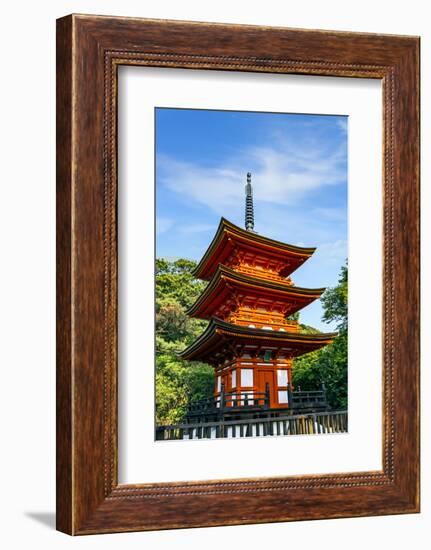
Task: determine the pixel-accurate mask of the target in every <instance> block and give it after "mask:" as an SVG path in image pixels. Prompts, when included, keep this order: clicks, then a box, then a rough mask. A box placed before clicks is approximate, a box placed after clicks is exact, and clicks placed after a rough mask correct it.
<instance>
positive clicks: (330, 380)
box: [292, 266, 348, 409]
mask: <svg viewBox="0 0 431 550" xmlns="http://www.w3.org/2000/svg"><path fill="white" fill-rule="evenodd" d="M347 275H348V271H347V266H343V267H342V268H341V273H340V277H339V280H338V285H337V286H335V287H333V288H328V289H327V290H326V291H325V293H324V295H323V296H322V304H323V309H324V314H323V320H324V321H326V322H331V321H335V322H337V330H338V336H337V338H336V339H335V340H334V342H333V343H332V344H330V345H329V346H326V347H324V348H322V349H320V350H318V351H314V352H312V353H307V354H306V355H303V356H301V357H298V358H297V359H295V361H294V365H293V369H292V377H293V384H294V386H295V387H296V388H298V387H300V388H301V389H302V390H307V389H310V390H311V389H316V388H317V387H319V386H320V385H321V383H322V382H323V383H324V384H325V386H326V391H327V397H328V401H329V404H330V405H331V407H332V408H334V409H346V408H347V288H348V276H347ZM303 327H304V325H301V329H302V330H303V331H304V332H310V329H311V331H313V330H314V331H315V329H312V328H311V327H307V328H306V330H304V328H303Z"/></svg>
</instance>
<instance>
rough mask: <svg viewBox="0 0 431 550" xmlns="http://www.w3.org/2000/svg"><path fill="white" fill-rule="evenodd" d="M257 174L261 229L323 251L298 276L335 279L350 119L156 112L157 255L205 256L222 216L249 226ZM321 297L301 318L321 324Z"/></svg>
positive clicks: (319, 282)
mask: <svg viewBox="0 0 431 550" xmlns="http://www.w3.org/2000/svg"><path fill="white" fill-rule="evenodd" d="M247 172H251V173H252V184H253V193H254V212H255V230H256V231H257V232H258V233H260V234H262V235H265V236H267V237H271V238H273V239H277V240H280V241H283V242H287V243H290V244H295V245H300V246H315V247H317V250H316V252H315V253H314V255H313V256H312V257H311V258H310V259H309V260H308V261H307V262H306V263H305V264H304V265H303V266H302V267H300V268H299V269H298V270H297V271H296V272H294V273H293V275H292V278H293V281H294V283H295V284H296V285H298V286H304V287H310V288H320V287H323V286H325V287H327V286H334V285H336V284H337V281H338V276H339V272H340V268H341V266H342V265H343V264H344V262H345V259H346V258H347V117H345V116H328V115H301V114H284V113H283V114H279V113H255V112H238V111H208V110H192V109H166V108H163V109H156V255H157V257H168V258H176V257H184V258H189V259H193V260H199V259H200V258H201V257H202V255H203V253H204V252H205V250H206V249H207V247H208V245H209V243H210V241H211V239H212V237H213V236H214V233H215V231H216V229H217V226H218V224H219V221H220V217H221V216H224V217H225V218H227V219H228V220H230V221H231V222H233V223H235V224H237V225H239V226H241V227H244V205H245V196H244V185H245V182H246V173H247ZM321 317H322V307H321V304H320V301H317V302H315V303H314V304H311V305H310V306H308V307H306V308H304V309H303V310H302V311H301V322H303V323H306V324H309V325H312V326H314V327H316V328H319V329H321V330H328V329H333V328H335V327H334V326H333V325H331V324H329V325H328V324H326V323H323V322H322V321H321Z"/></svg>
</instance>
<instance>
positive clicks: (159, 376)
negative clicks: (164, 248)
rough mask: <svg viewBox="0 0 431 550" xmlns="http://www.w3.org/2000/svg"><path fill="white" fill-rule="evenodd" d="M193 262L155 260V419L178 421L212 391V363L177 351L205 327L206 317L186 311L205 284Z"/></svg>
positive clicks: (167, 422)
mask: <svg viewBox="0 0 431 550" xmlns="http://www.w3.org/2000/svg"><path fill="white" fill-rule="evenodd" d="M195 267H196V263H195V262H192V261H190V260H184V259H179V260H176V261H168V260H165V259H157V260H156V422H157V423H158V424H174V423H177V422H181V421H182V420H183V418H184V415H185V413H186V411H187V408H188V404H189V402H190V401H191V400H196V399H202V398H204V397H208V395H211V392H212V390H213V387H214V371H213V369H212V367H210V366H208V365H206V364H204V363H198V362H188V361H183V360H181V359H180V358H179V357H178V352H179V351H182V350H183V349H184V348H185V347H186V346H187V345H189V344H190V343H191V342H192V341H193V340H194V339H195V338H196V337H197V336H198V335H199V334H200V333H201V332H202V331H203V330H204V329H205V327H206V325H207V323H206V321H201V320H199V319H191V318H189V317H188V316H187V315H186V311H187V309H188V308H189V307H190V306H191V305H192V304H193V302H194V301H195V300H196V298H197V297H198V296H199V295H200V293H201V292H202V290H203V289H204V287H205V283H204V282H202V281H199V280H197V279H195V278H194V277H193V274H192V271H193V269H194V268H195Z"/></svg>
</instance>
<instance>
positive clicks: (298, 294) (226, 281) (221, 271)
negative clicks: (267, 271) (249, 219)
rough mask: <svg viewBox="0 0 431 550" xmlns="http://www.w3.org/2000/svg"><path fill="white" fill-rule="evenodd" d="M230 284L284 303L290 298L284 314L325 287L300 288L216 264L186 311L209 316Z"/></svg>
mask: <svg viewBox="0 0 431 550" xmlns="http://www.w3.org/2000/svg"><path fill="white" fill-rule="evenodd" d="M232 286H234V287H235V288H237V289H238V290H240V291H242V292H244V293H249V294H253V293H255V294H257V295H259V296H262V295H267V296H270V297H271V298H272V299H274V300H276V301H278V302H282V303H286V304H289V302H290V303H291V307H290V308H287V309H286V315H291V314H292V313H295V312H296V311H299V310H300V309H302V308H303V307H305V306H306V305H308V304H310V303H311V302H313V301H314V300H316V299H317V298H319V297H320V296H321V294H322V293H323V292H324V291H325V288H302V287H299V286H294V285H292V284H289V283H288V282H287V281H286V282H285V283H283V282H279V281H271V280H268V279H261V278H257V277H254V276H252V275H248V274H245V273H241V272H239V271H235V270H233V269H230V268H229V267H226V266H224V265H219V266H218V267H217V270H216V271H215V273H214V275H213V276H212V278H211V281H210V282H209V283H208V285H207V286H206V288H205V289H204V291H203V292H202V294H201V295H200V296H199V298H198V299H197V300H196V302H195V303H194V304H193V305H192V306H191V307H190V309H189V310H188V311H187V315H190V316H192V317H201V318H203V319H208V318H210V317H212V316H213V314H214V312H215V311H216V310H217V307H219V305H220V304H221V303H222V302H223V301H224V300H225V299H226V297H227V295H228V294H230V293H231V290H230V288H231V287H232Z"/></svg>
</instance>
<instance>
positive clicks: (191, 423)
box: [155, 107, 348, 441]
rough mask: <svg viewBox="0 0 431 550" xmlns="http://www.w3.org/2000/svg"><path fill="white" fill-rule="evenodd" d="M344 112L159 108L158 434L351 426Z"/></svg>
mask: <svg viewBox="0 0 431 550" xmlns="http://www.w3.org/2000/svg"><path fill="white" fill-rule="evenodd" d="M347 157H348V116H346V115H343V114H340V115H326V114H302V113H287V112H286V113H276V112H248V111H229V110H216V109H214V110H211V109H208V110H207V109H188V108H181V109H179V108H166V107H163V108H162V107H157V108H156V109H155V168H156V170H155V212H156V216H155V234H156V238H155V240H156V242H155V336H156V338H155V380H156V387H155V398H156V399H155V400H156V407H155V409H156V410H155V425H156V428H155V439H156V440H157V441H160V440H191V439H218V438H240V437H264V436H290V435H312V434H313V435H316V434H336V433H342V432H347V431H348V412H347V411H348V392H347V387H348V386H347V379H348V235H347V230H348V158H347Z"/></svg>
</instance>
